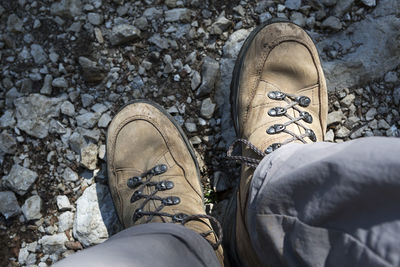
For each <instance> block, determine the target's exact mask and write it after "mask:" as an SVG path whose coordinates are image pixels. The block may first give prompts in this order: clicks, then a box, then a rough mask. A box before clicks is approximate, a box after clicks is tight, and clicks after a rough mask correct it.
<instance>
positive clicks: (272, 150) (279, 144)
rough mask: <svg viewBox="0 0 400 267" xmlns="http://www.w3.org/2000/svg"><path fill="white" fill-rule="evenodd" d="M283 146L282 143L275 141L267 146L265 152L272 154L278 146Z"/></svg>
mask: <svg viewBox="0 0 400 267" xmlns="http://www.w3.org/2000/svg"><path fill="white" fill-rule="evenodd" d="M281 146H282V144H281V143H273V144H272V145H270V146H269V147H267V149H265V151H264V152H265V153H266V154H270V153H272V152H274V151H275V150H277V149H278V148H280V147H281Z"/></svg>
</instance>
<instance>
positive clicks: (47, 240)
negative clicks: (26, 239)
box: [38, 233, 68, 254]
mask: <svg viewBox="0 0 400 267" xmlns="http://www.w3.org/2000/svg"><path fill="white" fill-rule="evenodd" d="M67 241H68V238H67V236H66V235H65V234H64V233H59V234H55V235H45V236H43V237H42V238H41V239H39V241H38V243H39V245H41V246H42V250H43V252H44V253H46V254H61V253H63V252H65V251H66V250H67V248H66V247H65V245H64V244H65V242H67Z"/></svg>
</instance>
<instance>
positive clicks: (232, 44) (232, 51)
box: [223, 29, 252, 59]
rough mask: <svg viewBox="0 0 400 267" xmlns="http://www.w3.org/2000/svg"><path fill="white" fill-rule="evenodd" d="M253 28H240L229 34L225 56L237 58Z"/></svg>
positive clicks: (224, 49) (225, 46)
mask: <svg viewBox="0 0 400 267" xmlns="http://www.w3.org/2000/svg"><path fill="white" fill-rule="evenodd" d="M251 30H252V29H240V30H238V31H235V32H234V33H232V34H231V35H230V36H229V39H228V41H227V42H226V43H225V45H224V48H223V51H224V57H227V58H235V59H236V57H237V56H238V54H239V51H240V49H241V47H242V45H243V43H244V41H245V40H246V38H247V36H249V34H250V32H251Z"/></svg>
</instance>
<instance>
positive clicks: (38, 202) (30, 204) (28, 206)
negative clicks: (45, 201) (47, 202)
mask: <svg viewBox="0 0 400 267" xmlns="http://www.w3.org/2000/svg"><path fill="white" fill-rule="evenodd" d="M41 208H42V199H41V198H40V197H39V196H38V195H33V196H31V197H30V198H28V199H27V200H26V201H25V203H24V205H22V208H21V210H22V213H23V214H24V216H25V218H26V220H27V221H30V220H38V219H40V218H42V214H41V213H40V210H41Z"/></svg>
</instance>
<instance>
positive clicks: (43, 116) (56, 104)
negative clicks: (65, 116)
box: [14, 94, 63, 138]
mask: <svg viewBox="0 0 400 267" xmlns="http://www.w3.org/2000/svg"><path fill="white" fill-rule="evenodd" d="M62 100H63V99H62V98H49V97H45V96H42V95H39V94H31V95H29V96H27V97H20V98H18V99H15V100H14V105H15V106H16V117H17V121H18V123H17V126H18V128H19V129H21V130H23V131H25V132H26V133H27V134H29V135H31V136H34V137H37V138H44V137H46V136H47V135H48V132H49V122H50V119H51V118H53V117H57V116H58V115H59V112H60V104H61V101H62Z"/></svg>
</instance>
